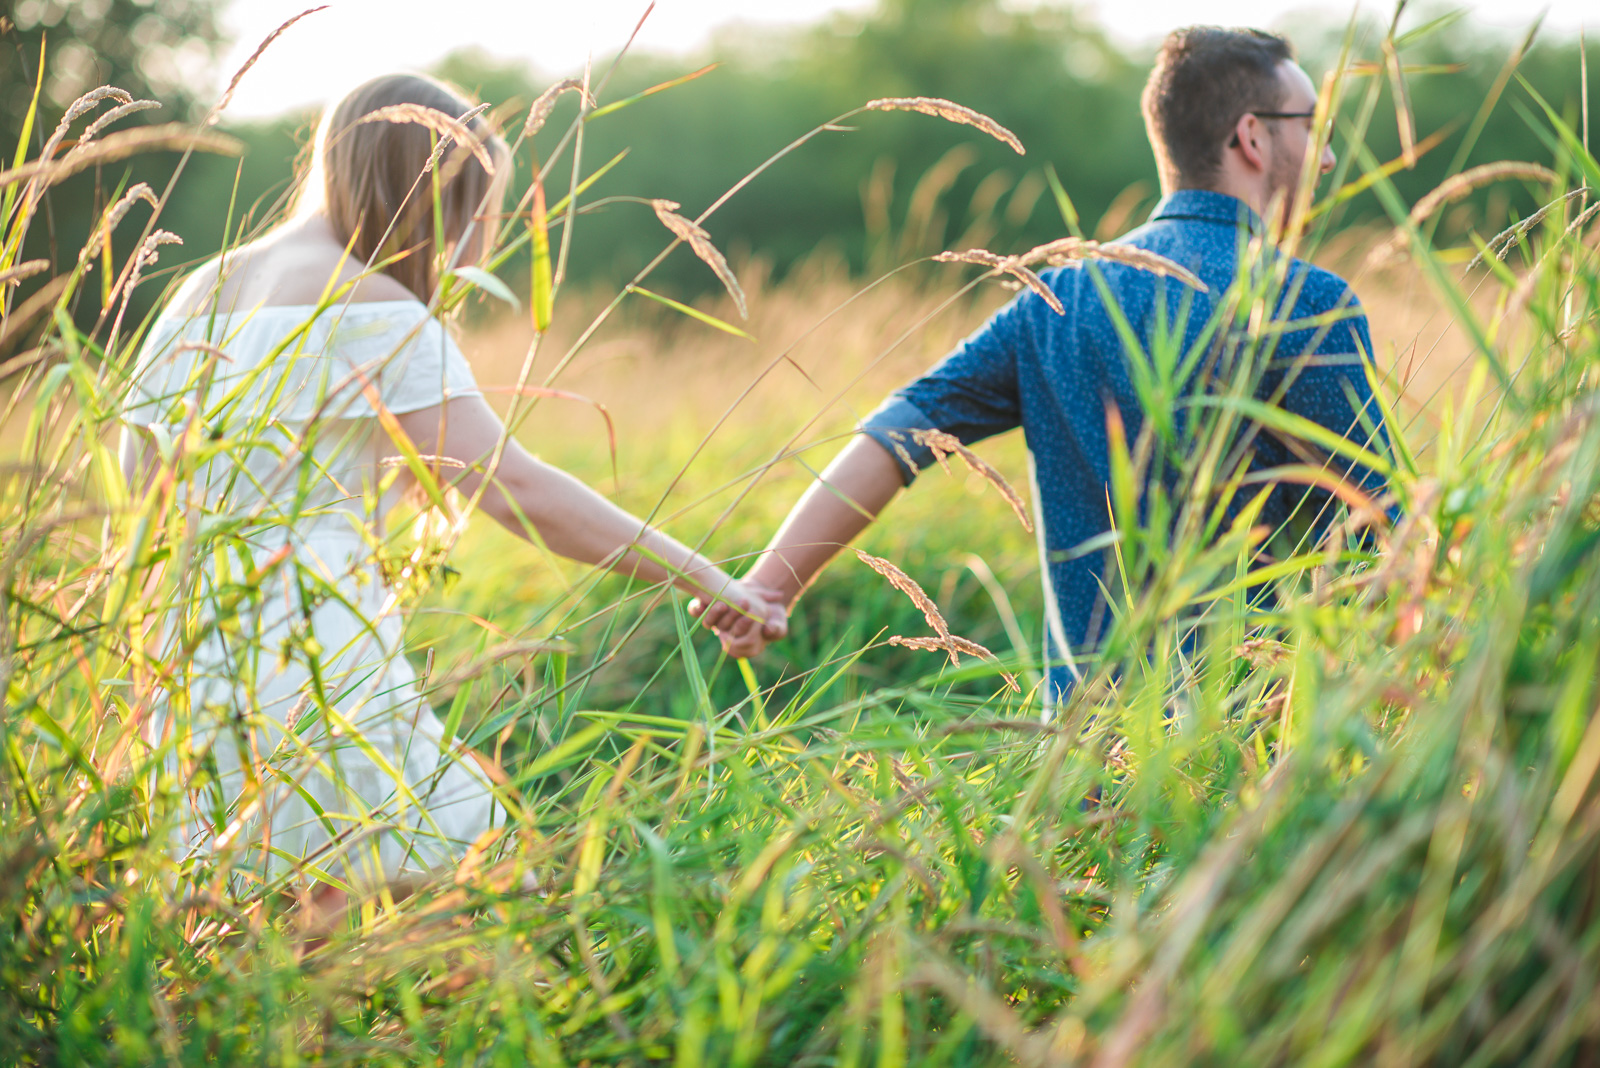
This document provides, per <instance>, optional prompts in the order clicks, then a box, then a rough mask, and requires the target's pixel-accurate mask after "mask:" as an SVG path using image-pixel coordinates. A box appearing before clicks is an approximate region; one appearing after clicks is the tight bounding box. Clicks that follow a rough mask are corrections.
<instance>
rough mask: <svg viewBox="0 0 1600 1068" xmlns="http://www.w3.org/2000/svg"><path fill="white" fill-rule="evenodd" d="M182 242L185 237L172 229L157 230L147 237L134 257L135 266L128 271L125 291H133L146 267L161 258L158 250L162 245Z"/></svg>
mask: <svg viewBox="0 0 1600 1068" xmlns="http://www.w3.org/2000/svg"><path fill="white" fill-rule="evenodd" d="M181 244H183V238H181V237H179V236H178V235H177V234H175V233H173V232H172V231H171V230H156V231H154V232H153V233H151V235H150V236H149V237H147V238H145V239H144V244H142V245H140V246H139V251H138V253H137V254H136V255H135V256H134V258H133V268H132V269H131V270H130V271H129V272H128V285H127V288H126V289H125V290H124V292H127V293H132V292H133V290H134V287H136V286H137V285H138V284H139V276H140V275H142V274H143V273H144V269H145V268H146V267H149V266H150V265H152V264H154V263H155V262H156V261H157V260H158V259H160V258H161V255H160V253H159V252H158V251H157V250H158V249H160V248H161V246H162V245H181Z"/></svg>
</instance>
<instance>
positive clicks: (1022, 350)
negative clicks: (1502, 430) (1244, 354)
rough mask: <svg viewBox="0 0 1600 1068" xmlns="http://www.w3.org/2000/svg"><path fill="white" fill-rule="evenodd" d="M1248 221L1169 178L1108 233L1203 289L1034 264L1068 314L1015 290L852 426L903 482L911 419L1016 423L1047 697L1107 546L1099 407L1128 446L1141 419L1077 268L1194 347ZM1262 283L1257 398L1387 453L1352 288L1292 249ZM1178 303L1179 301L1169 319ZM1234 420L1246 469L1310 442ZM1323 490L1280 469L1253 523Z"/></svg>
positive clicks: (1095, 588)
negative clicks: (1158, 193)
mask: <svg viewBox="0 0 1600 1068" xmlns="http://www.w3.org/2000/svg"><path fill="white" fill-rule="evenodd" d="M1260 228H1261V220H1260V218H1259V217H1258V216H1256V215H1255V214H1254V213H1253V212H1252V211H1251V210H1250V209H1249V208H1248V207H1247V206H1246V205H1245V204H1244V203H1243V202H1242V201H1240V200H1237V199H1235V198H1233V197H1230V196H1226V195H1224V194H1221V193H1214V192H1209V191H1205V190H1197V189H1185V190H1180V191H1178V192H1175V193H1173V194H1171V195H1170V196H1167V197H1165V198H1164V199H1163V200H1162V201H1161V203H1160V204H1158V205H1157V206H1156V210H1155V212H1154V214H1152V216H1151V218H1150V221H1149V222H1148V223H1147V224H1146V225H1144V226H1142V227H1140V228H1139V229H1138V230H1135V231H1134V232H1132V233H1131V234H1128V235H1127V236H1126V237H1124V238H1122V239H1121V240H1120V241H1119V242H1118V243H1120V244H1128V245H1133V246H1136V247H1139V248H1143V249H1148V250H1149V251H1152V252H1156V253H1159V254H1161V255H1162V256H1165V257H1167V258H1168V259H1171V260H1173V261H1175V262H1177V263H1179V264H1181V265H1182V266H1184V267H1187V268H1189V269H1190V270H1192V271H1193V272H1194V273H1195V274H1197V275H1198V276H1199V277H1200V279H1201V280H1202V281H1203V282H1204V283H1205V284H1206V286H1207V287H1208V290H1209V291H1208V292H1205V293H1202V292H1199V291H1197V290H1194V289H1192V288H1191V287H1189V286H1188V285H1185V284H1184V283H1183V282H1181V281H1179V280H1178V279H1176V278H1167V277H1162V276H1159V275H1156V274H1154V273H1152V272H1149V271H1145V270H1141V269H1138V268H1135V267H1131V266H1127V265H1124V264H1119V263H1113V262H1107V261H1098V263H1097V265H1096V267H1095V268H1092V269H1091V268H1088V267H1080V266H1077V265H1073V266H1068V267H1063V268H1058V269H1056V270H1053V271H1046V272H1044V273H1043V275H1042V277H1043V279H1044V282H1045V284H1046V285H1048V286H1049V287H1050V289H1051V290H1052V291H1053V292H1054V293H1055V294H1056V296H1058V297H1059V298H1060V300H1061V302H1062V304H1063V305H1064V306H1065V308H1066V314H1065V315H1058V314H1056V313H1055V312H1054V311H1053V310H1052V309H1051V308H1050V307H1049V306H1048V305H1047V304H1046V303H1045V301H1044V300H1043V299H1042V298H1041V297H1040V296H1038V295H1037V294H1035V293H1033V292H1031V291H1029V290H1026V289H1024V290H1023V291H1022V292H1021V293H1020V294H1019V295H1018V296H1017V297H1016V299H1014V300H1012V301H1011V302H1010V303H1009V304H1007V305H1006V306H1005V307H1003V308H1001V309H1000V310H999V311H998V312H996V313H995V314H994V316H992V317H991V318H990V319H989V320H988V321H987V322H986V323H984V324H983V326H981V327H980V328H979V329H978V330H977V332H976V333H974V334H973V335H972V336H970V337H968V338H967V339H966V340H965V341H963V342H962V343H961V344H960V345H959V346H958V347H957V348H956V349H955V351H954V352H952V353H951V354H950V355H949V356H947V357H946V358H945V359H944V360H943V361H941V362H940V363H939V364H938V365H937V366H935V367H934V368H933V369H932V370H930V371H929V372H928V373H927V374H926V375H924V376H923V377H921V378H919V379H917V380H916V381H915V382H913V383H911V384H910V385H908V386H906V387H905V388H904V389H901V390H898V391H897V392H896V393H894V394H893V395H891V396H890V397H889V398H888V399H887V400H886V401H885V402H884V403H883V405H882V406H881V407H879V408H878V409H877V411H875V412H874V413H872V414H871V415H870V416H868V417H867V418H866V419H865V420H864V421H863V423H862V425H861V430H862V432H864V433H866V434H868V435H870V436H871V437H873V438H874V439H875V440H877V441H878V443H879V444H881V445H883V446H884V448H886V449H888V450H889V451H890V453H891V454H893V455H894V456H895V459H896V462H897V463H898V464H899V465H900V467H901V471H902V474H903V476H904V478H905V480H906V482H907V483H908V484H909V483H910V482H911V480H912V479H913V478H914V477H915V476H916V473H917V470H918V469H920V468H922V467H925V466H927V465H928V464H929V463H931V462H932V459H933V457H932V453H931V451H930V450H929V449H928V448H926V447H924V446H921V445H919V444H917V443H916V441H915V440H914V439H913V438H912V436H911V435H912V432H913V431H915V430H918V429H932V428H937V429H939V430H943V431H945V432H946V433H949V434H953V435H955V436H956V437H957V438H959V439H960V440H961V441H962V442H964V443H971V442H974V441H978V440H980V439H982V438H986V437H989V436H991V435H993V434H998V433H1001V432H1002V431H1006V430H1011V429H1013V428H1014V427H1018V426H1020V427H1021V428H1022V430H1023V433H1024V435H1025V436H1026V439H1027V445H1028V451H1029V455H1030V458H1031V465H1030V466H1031V473H1032V478H1033V491H1034V494H1033V495H1034V508H1035V515H1036V516H1037V520H1038V524H1037V525H1038V535H1039V545H1040V553H1041V557H1042V562H1043V566H1042V568H1041V570H1042V572H1043V579H1044V587H1045V591H1044V592H1045V605H1046V610H1047V615H1048V631H1049V642H1048V645H1047V654H1048V659H1049V661H1050V664H1051V666H1050V683H1051V685H1050V692H1049V693H1047V700H1049V701H1050V702H1051V703H1055V702H1056V701H1059V700H1060V699H1061V697H1063V696H1064V695H1065V694H1066V693H1067V692H1069V691H1070V690H1071V688H1072V686H1073V684H1074V682H1075V680H1076V679H1077V678H1079V677H1080V673H1081V671H1082V670H1083V667H1084V660H1085V658H1086V657H1087V656H1089V655H1092V653H1093V651H1094V649H1095V648H1096V646H1097V644H1098V642H1099V641H1100V640H1101V639H1102V638H1103V636H1104V635H1105V633H1106V630H1107V627H1108V624H1109V618H1108V613H1107V611H1106V606H1105V604H1104V595H1103V594H1102V592H1101V588H1102V584H1103V583H1105V553H1104V552H1103V551H1096V550H1094V549H1093V548H1090V549H1089V550H1088V551H1084V549H1083V548H1081V547H1084V546H1085V543H1089V545H1090V546H1093V545H1094V544H1096V543H1094V541H1093V539H1096V538H1102V539H1103V538H1104V536H1105V535H1107V534H1108V533H1109V531H1110V529H1111V521H1110V513H1109V508H1108V503H1107V502H1108V495H1109V493H1110V478H1111V473H1110V445H1109V441H1108V430H1107V413H1108V411H1109V410H1110V409H1111V408H1112V407H1115V409H1116V411H1117V413H1118V414H1119V415H1120V416H1121V419H1122V423H1123V425H1124V427H1125V433H1126V440H1127V441H1128V442H1129V443H1130V446H1131V444H1132V443H1133V442H1135V441H1137V440H1138V435H1139V433H1140V430H1141V428H1142V426H1143V424H1144V420H1145V417H1146V413H1145V411H1144V410H1143V406H1142V405H1141V403H1140V400H1139V392H1138V390H1137V389H1136V387H1135V381H1134V380H1135V375H1134V374H1132V373H1131V371H1133V370H1134V369H1135V368H1134V364H1133V361H1134V360H1141V361H1142V360H1147V357H1145V356H1143V355H1139V354H1132V353H1131V352H1130V349H1129V348H1128V347H1126V346H1125V345H1124V343H1123V341H1122V339H1121V337H1120V336H1119V333H1118V330H1117V328H1116V325H1115V323H1114V321H1113V318H1112V316H1111V315H1110V314H1109V313H1108V312H1107V309H1106V306H1105V303H1104V302H1103V301H1102V299H1101V296H1100V291H1099V290H1098V288H1097V287H1096V285H1095V280H1094V277H1093V274H1092V271H1093V270H1098V271H1099V272H1100V273H1101V276H1102V277H1103V279H1104V281H1105V283H1106V285H1107V287H1108V290H1109V292H1110V293H1111V294H1112V295H1113V296H1114V297H1115V300H1116V303H1117V305H1118V306H1119V307H1120V308H1121V311H1122V314H1123V315H1124V316H1125V317H1126V321H1127V323H1128V324H1129V326H1131V328H1132V331H1133V333H1134V334H1135V335H1136V336H1137V338H1138V341H1139V345H1140V348H1141V350H1142V352H1143V353H1149V352H1151V351H1152V338H1155V339H1156V343H1157V344H1158V345H1159V343H1160V338H1161V333H1162V332H1163V331H1170V332H1171V333H1172V334H1176V333H1177V332H1178V331H1179V330H1180V329H1181V331H1182V334H1183V345H1182V348H1181V350H1179V351H1181V352H1185V353H1187V352H1190V351H1191V350H1194V351H1198V350H1199V349H1200V348H1201V346H1198V345H1196V342H1197V339H1199V338H1200V337H1201V332H1202V330H1203V329H1204V328H1205V326H1206V324H1207V321H1208V319H1210V318H1211V313H1212V310H1213V309H1214V308H1215V307H1216V306H1217V305H1218V303H1219V302H1221V299H1222V297H1223V294H1224V293H1225V292H1226V291H1227V290H1228V289H1229V287H1230V286H1233V285H1234V284H1235V281H1236V275H1237V274H1238V269H1239V264H1240V256H1241V252H1242V251H1243V249H1244V247H1245V246H1246V243H1247V242H1248V240H1249V238H1250V237H1251V236H1252V235H1253V234H1257V233H1259V232H1260ZM1277 294H1278V296H1277V300H1276V306H1277V313H1276V314H1275V316H1274V317H1273V321H1274V324H1275V327H1276V330H1278V331H1281V333H1275V332H1274V331H1273V330H1260V329H1259V328H1257V329H1255V330H1252V331H1250V336H1251V337H1253V338H1266V337H1276V338H1277V342H1276V345H1275V347H1274V348H1273V351H1271V353H1270V357H1271V359H1270V362H1268V363H1267V364H1266V365H1265V371H1264V372H1263V373H1261V374H1260V376H1259V379H1258V383H1257V386H1256V388H1255V396H1256V398H1257V399H1258V400H1262V401H1267V402H1269V403H1274V404H1276V405H1278V406H1279V407H1281V408H1284V409H1287V410H1288V411H1290V412H1293V413H1295V414H1297V415H1300V416H1304V417H1305V418H1307V419H1309V420H1312V421H1313V422H1315V423H1318V424H1320V425H1321V426H1323V427H1326V428H1327V429H1329V430H1332V431H1334V432H1335V433H1338V434H1340V435H1342V436H1344V437H1346V438H1348V439H1351V440H1354V441H1356V442H1357V443H1358V444H1361V445H1363V446H1367V447H1370V448H1372V449H1373V451H1374V452H1377V453H1378V454H1379V455H1383V454H1385V453H1386V452H1387V449H1388V438H1387V436H1386V434H1385V432H1384V429H1383V426H1382V415H1381V413H1380V411H1379V410H1378V408H1377V407H1376V405H1375V404H1374V402H1373V399H1372V390H1371V387H1370V384H1369V381H1368V376H1367V373H1366V372H1367V370H1368V368H1369V367H1370V366H1371V353H1372V341H1371V338H1370V336H1369V334H1368V329H1367V320H1366V317H1365V316H1364V315H1363V314H1361V311H1360V304H1359V302H1357V300H1356V298H1355V294H1354V293H1353V292H1352V291H1351V289H1350V287H1349V285H1348V284H1347V283H1346V282H1345V281H1344V280H1343V279H1341V278H1340V277H1339V276H1337V275H1335V274H1333V273H1332V272H1330V271H1325V270H1322V269H1321V268H1318V267H1315V266H1312V265H1311V264H1308V263H1305V262H1303V261H1300V260H1295V261H1293V263H1292V265H1291V266H1290V267H1289V270H1288V273H1287V280H1286V282H1285V284H1283V285H1282V287H1281V289H1279V290H1278V291H1277ZM1186 302H1192V305H1191V306H1190V307H1189V308H1188V311H1187V314H1186V315H1183V314H1182V312H1181V311H1180V309H1182V308H1183V306H1184V304H1185V303H1186ZM1304 320H1315V321H1314V322H1309V323H1302V321H1304ZM1259 347H1262V348H1265V347H1266V346H1265V345H1262V346H1259ZM1308 357H1311V358H1308ZM1205 362H1206V361H1205V360H1203V359H1202V360H1199V361H1197V364H1196V365H1197V366H1198V365H1199V364H1204V363H1205ZM1145 366H1148V364H1147V363H1146V364H1145ZM1214 377H1215V376H1208V375H1206V374H1200V373H1194V372H1190V373H1189V374H1188V376H1187V380H1186V381H1185V380H1183V379H1182V378H1180V379H1179V380H1178V381H1179V389H1178V390H1177V394H1178V396H1177V397H1175V398H1174V401H1175V402H1176V401H1181V400H1182V399H1183V398H1186V397H1193V396H1194V395H1195V394H1197V393H1200V392H1202V391H1208V390H1206V387H1204V386H1202V385H1201V383H1202V381H1203V380H1214ZM1209 391H1210V392H1215V387H1212V388H1211V389H1210V390H1209ZM1190 409H1191V406H1190V405H1187V404H1183V403H1174V404H1173V407H1172V411H1171V413H1170V414H1168V413H1164V415H1166V418H1168V419H1170V420H1172V421H1173V422H1174V423H1175V424H1176V425H1177V426H1178V427H1179V435H1178V440H1181V427H1182V425H1183V423H1184V421H1185V419H1186V418H1187V416H1186V413H1187V412H1188V411H1189V410H1190ZM1249 429H1250V430H1252V431H1253V433H1251V434H1250V435H1249V438H1248V445H1249V448H1250V449H1251V450H1252V451H1251V453H1250V454H1249V466H1250V468H1251V470H1253V471H1259V470H1265V469H1268V468H1273V467H1278V466H1281V465H1285V464H1299V463H1304V462H1305V461H1306V459H1307V457H1308V456H1309V455H1310V453H1308V451H1307V450H1306V448H1305V447H1304V446H1303V445H1302V444H1301V443H1299V442H1286V441H1285V440H1284V438H1282V437H1281V436H1279V435H1276V434H1273V433H1269V432H1265V431H1262V430H1261V429H1260V428H1259V427H1255V426H1253V425H1252V426H1251V427H1249ZM908 460H909V461H911V462H910V463H908V462H907V461H908ZM1329 468H1330V470H1334V471H1336V472H1337V473H1338V474H1339V475H1341V476H1342V477H1344V478H1346V479H1347V480H1348V481H1350V482H1351V483H1353V484H1355V485H1358V486H1360V487H1361V488H1362V489H1363V490H1364V491H1365V492H1366V493H1368V494H1376V493H1380V492H1382V489H1383V485H1382V480H1381V479H1380V478H1379V477H1378V476H1377V475H1376V473H1375V472H1373V471H1371V470H1370V469H1368V468H1366V467H1363V466H1354V467H1352V466H1351V465H1350V464H1349V463H1348V462H1347V461H1343V460H1335V461H1331V462H1330V463H1329ZM1255 489H1256V487H1253V486H1246V487H1244V490H1243V491H1241V493H1240V494H1239V496H1240V497H1251V496H1254V492H1253V491H1254V490H1255ZM1145 502H1146V503H1147V502H1148V495H1146V498H1145ZM1329 503H1330V502H1329V495H1328V494H1327V493H1326V492H1325V491H1321V490H1310V491H1308V490H1306V489H1305V487H1304V486H1303V485H1298V484H1297V485H1290V484H1286V483H1279V484H1278V485H1277V486H1276V488H1274V489H1273V490H1272V492H1271V495H1270V496H1269V498H1268V500H1267V503H1266V506H1265V508H1264V510H1263V512H1262V513H1261V516H1260V518H1259V520H1258V522H1260V523H1264V524H1268V525H1270V526H1271V527H1272V528H1274V529H1275V530H1286V529H1290V528H1291V527H1292V525H1293V524H1294V522H1295V521H1296V514H1297V513H1298V514H1299V517H1300V519H1299V522H1300V523H1301V525H1302V526H1303V527H1305V532H1308V533H1309V534H1310V536H1311V537H1312V538H1316V537H1320V536H1321V533H1322V532H1323V530H1324V529H1325V528H1326V526H1327V523H1328V521H1329V518H1330V513H1331V511H1332V509H1331V508H1330V507H1329V506H1328V505H1329ZM1143 506H1144V505H1143V503H1142V504H1141V509H1143ZM1235 507H1237V505H1235ZM1141 519H1142V520H1147V519H1148V516H1145V515H1142V516H1141ZM1101 544H1103V541H1102V543H1101ZM1075 549H1077V550H1078V551H1077V552H1074V550H1075ZM1107 585H1109V584H1107Z"/></svg>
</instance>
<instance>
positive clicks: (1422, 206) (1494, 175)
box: [1365, 160, 1561, 270]
mask: <svg viewBox="0 0 1600 1068" xmlns="http://www.w3.org/2000/svg"><path fill="white" fill-rule="evenodd" d="M1512 178H1524V179H1527V180H1529V181H1537V182H1557V181H1560V180H1561V178H1560V175H1558V174H1556V172H1555V171H1552V170H1550V169H1549V168H1548V167H1541V166H1539V164H1537V163H1524V162H1521V161H1519V160H1501V161H1500V162H1498V163H1483V164H1480V165H1478V166H1476V167H1469V168H1467V169H1466V170H1464V171H1462V172H1461V173H1460V174H1453V175H1451V176H1450V177H1449V178H1446V179H1445V180H1444V181H1442V182H1440V183H1439V184H1438V185H1437V186H1435V187H1434V188H1433V190H1432V191H1431V192H1430V193H1428V194H1427V195H1426V196H1424V197H1423V198H1422V199H1421V200H1419V201H1417V203H1416V206H1415V207H1413V208H1412V209H1411V216H1410V219H1409V221H1410V224H1411V226H1412V227H1416V226H1417V225H1419V224H1420V223H1422V222H1423V221H1424V220H1426V219H1427V218H1428V217H1429V216H1431V215H1432V214H1433V213H1434V212H1436V211H1438V210H1439V209H1440V208H1441V207H1443V206H1444V205H1446V204H1448V203H1450V202H1451V201H1452V200H1460V199H1461V198H1462V197H1464V196H1466V195H1467V194H1468V193H1470V192H1472V191H1473V190H1474V189H1477V188H1478V187H1479V186H1483V185H1488V184H1489V183H1490V182H1499V181H1504V180H1506V179H1512ZM1408 236H1409V235H1408V234H1407V229H1406V227H1403V226H1397V227H1395V228H1394V233H1392V234H1390V235H1389V240H1387V241H1385V242H1384V243H1383V244H1381V245H1379V246H1378V247H1377V248H1375V249H1373V250H1372V253H1371V255H1369V256H1368V257H1367V262H1366V264H1365V266H1366V268H1367V269H1368V270H1370V269H1372V268H1374V267H1380V266H1382V265H1383V264H1384V263H1386V262H1387V261H1388V260H1389V259H1390V258H1392V257H1393V256H1395V255H1396V254H1398V253H1399V252H1400V250H1401V249H1403V248H1404V247H1405V245H1406V241H1407V239H1408Z"/></svg>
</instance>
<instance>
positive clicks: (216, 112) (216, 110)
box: [203, 4, 328, 126]
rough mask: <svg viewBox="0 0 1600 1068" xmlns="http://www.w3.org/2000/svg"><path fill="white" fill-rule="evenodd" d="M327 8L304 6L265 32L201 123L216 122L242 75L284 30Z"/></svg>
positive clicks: (214, 123)
mask: <svg viewBox="0 0 1600 1068" xmlns="http://www.w3.org/2000/svg"><path fill="white" fill-rule="evenodd" d="M327 9H328V5H327V4H323V5H322V6H320V7H310V8H306V10H304V11H302V12H300V14H298V15H296V16H294V17H293V18H291V19H287V20H285V21H284V22H283V23H282V24H280V25H279V26H278V28H277V29H275V30H273V31H272V32H271V33H269V34H267V36H266V37H264V38H262V40H261V43H260V44H258V45H256V50H255V51H254V52H251V53H250V57H249V58H248V59H246V60H245V61H244V63H242V64H240V66H239V69H238V70H236V71H234V72H233V77H232V78H230V79H228V88H226V89H224V90H223V91H222V97H221V99H219V100H218V101H217V103H216V106H215V107H213V108H212V109H211V113H210V114H209V115H207V116H206V121H205V122H204V124H203V125H206V126H215V125H216V124H217V121H218V119H219V118H220V117H221V115H222V111H223V109H224V108H226V107H227V106H228V103H229V101H231V100H232V99H233V93H234V90H236V89H238V88H239V83H240V82H241V81H242V80H244V76H245V75H246V74H248V73H250V68H251V67H253V66H255V65H256V61H257V60H259V59H260V58H261V55H262V53H264V52H265V51H266V50H267V49H268V48H270V47H271V46H272V42H273V41H276V40H277V39H278V38H279V37H280V36H282V34H283V32H284V31H285V30H287V29H288V28H289V27H290V26H293V25H294V24H295V23H297V22H299V21H300V20H301V19H303V18H305V17H306V16H307V15H315V14H316V13H317V12H318V11H326V10H327Z"/></svg>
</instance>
